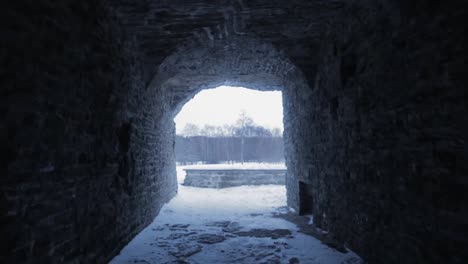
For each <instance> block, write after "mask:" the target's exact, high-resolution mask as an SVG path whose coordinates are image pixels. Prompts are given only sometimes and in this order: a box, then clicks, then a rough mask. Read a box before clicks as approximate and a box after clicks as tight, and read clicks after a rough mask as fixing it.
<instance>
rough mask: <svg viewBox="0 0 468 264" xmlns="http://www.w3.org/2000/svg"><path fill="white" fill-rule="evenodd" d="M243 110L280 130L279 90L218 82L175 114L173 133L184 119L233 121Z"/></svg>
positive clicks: (208, 122)
mask: <svg viewBox="0 0 468 264" xmlns="http://www.w3.org/2000/svg"><path fill="white" fill-rule="evenodd" d="M242 110H245V111H246V112H247V115H248V116H250V117H251V118H252V119H253V121H254V122H255V123H256V124H258V125H261V126H263V127H267V128H275V127H278V128H280V129H281V130H283V101H282V96H281V92H280V91H268V92H262V91H257V90H251V89H247V88H242V87H228V86H220V87H218V88H215V89H207V90H203V91H201V92H199V93H198V94H197V95H196V96H195V97H194V98H193V99H192V100H190V101H189V102H187V103H186V104H185V105H184V107H183V108H182V110H181V111H180V112H179V114H178V115H177V116H176V117H175V118H174V121H175V122H176V133H177V134H179V133H180V132H182V130H183V129H184V127H185V125H186V124H187V123H193V124H196V125H198V126H199V127H203V126H204V125H213V126H222V125H224V124H231V125H232V124H234V123H235V122H236V120H237V119H238V118H239V114H240V113H241V111H242Z"/></svg>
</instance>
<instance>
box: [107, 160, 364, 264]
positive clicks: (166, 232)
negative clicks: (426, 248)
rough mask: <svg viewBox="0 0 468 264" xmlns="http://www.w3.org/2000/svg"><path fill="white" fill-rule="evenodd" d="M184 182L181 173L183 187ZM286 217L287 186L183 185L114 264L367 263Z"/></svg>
mask: <svg viewBox="0 0 468 264" xmlns="http://www.w3.org/2000/svg"><path fill="white" fill-rule="evenodd" d="M183 177H184V172H183V170H182V167H178V180H179V182H183ZM281 215H287V209H286V190H285V187H284V186H279V185H263V186H241V187H233V188H225V189H210V188H196V187H188V186H183V185H179V193H178V195H177V196H176V197H174V198H173V199H172V200H171V201H170V202H169V203H168V204H166V205H165V206H164V207H163V208H162V209H161V212H160V214H159V215H158V216H157V217H156V218H155V219H154V221H153V223H152V224H150V225H149V226H148V227H147V228H145V229H144V230H143V231H142V232H141V233H140V234H138V235H137V236H136V237H135V238H134V239H133V240H132V241H131V242H130V243H129V244H128V245H127V246H126V247H125V248H124V249H123V250H122V251H121V252H120V254H119V255H118V256H116V257H115V258H114V259H113V260H112V261H111V262H110V263H112V264H121V263H155V264H156V263H157V264H161V263H194V264H198V263H200V264H201V263H203V264H209V263H249V264H250V263H310V264H312V263H327V264H328V263H362V260H361V259H360V258H359V257H358V256H357V255H356V254H354V253H353V252H351V251H348V252H347V253H342V252H340V251H338V250H336V249H334V248H331V247H328V246H327V245H325V244H324V243H322V242H321V241H320V240H318V239H316V238H314V237H312V236H310V235H307V234H305V233H307V232H302V229H301V228H300V227H299V226H298V225H296V224H294V223H292V222H290V221H287V220H286V219H287V217H281ZM278 216H280V217H278Z"/></svg>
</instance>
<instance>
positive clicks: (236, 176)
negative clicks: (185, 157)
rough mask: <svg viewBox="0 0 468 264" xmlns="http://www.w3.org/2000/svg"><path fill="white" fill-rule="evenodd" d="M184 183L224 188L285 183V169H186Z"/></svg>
mask: <svg viewBox="0 0 468 264" xmlns="http://www.w3.org/2000/svg"><path fill="white" fill-rule="evenodd" d="M185 172H186V176H185V180H184V185H187V186H195V187H205V188H226V187H234V186H241V185H262V184H279V185H284V184H285V178H286V170H273V169H257V170H244V169H239V170H236V169H234V170H203V169H186V170H185Z"/></svg>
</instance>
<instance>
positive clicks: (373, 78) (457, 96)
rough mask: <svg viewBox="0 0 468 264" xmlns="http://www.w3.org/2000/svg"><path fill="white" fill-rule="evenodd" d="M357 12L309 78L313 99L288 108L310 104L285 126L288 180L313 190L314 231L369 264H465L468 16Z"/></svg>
mask: <svg viewBox="0 0 468 264" xmlns="http://www.w3.org/2000/svg"><path fill="white" fill-rule="evenodd" d="M383 3H385V4H387V5H383ZM390 4H391V5H390ZM348 14H349V16H348V17H343V23H342V24H340V22H339V20H338V21H337V24H335V25H334V31H335V32H333V31H331V32H330V34H328V36H327V37H324V39H323V41H322V48H321V52H320V54H321V56H322V60H321V63H320V64H319V65H318V67H317V68H318V71H317V72H316V73H314V72H305V74H306V75H309V74H310V75H312V74H313V76H314V78H313V79H314V81H313V83H312V82H311V89H312V92H309V91H308V90H304V92H302V91H301V92H297V93H291V91H287V94H285V97H288V98H289V100H290V102H289V103H290V104H291V106H290V109H292V107H293V106H294V105H296V106H297V105H301V102H303V101H304V100H307V101H308V103H307V107H306V108H305V109H301V110H300V112H299V114H300V115H298V116H296V117H292V118H290V119H288V120H289V121H288V122H287V124H285V126H286V128H285V129H286V131H289V132H288V133H286V134H285V137H287V138H285V140H286V141H287V142H289V144H290V146H289V148H290V150H289V152H288V151H286V153H287V154H286V157H288V155H289V156H290V158H289V159H288V158H287V167H288V169H289V170H290V171H289V172H288V174H289V175H290V176H292V177H295V178H296V179H297V180H301V181H304V182H306V183H310V184H312V185H313V201H314V221H315V223H316V224H317V225H318V226H320V227H322V228H324V229H327V230H329V231H330V234H331V235H333V236H335V237H336V238H337V239H338V240H341V241H343V242H345V243H346V245H347V246H348V247H350V248H352V249H353V250H355V251H357V253H358V254H360V255H361V256H363V257H364V258H365V259H366V260H368V261H369V262H371V263H463V262H464V261H466V259H468V258H467V255H466V247H467V245H468V239H467V236H466V232H464V231H462V230H463V229H464V228H463V226H466V224H467V221H468V215H467V209H466V201H467V196H466V191H465V190H466V187H467V181H466V175H467V173H468V170H467V169H468V168H467V166H466V164H468V155H467V154H468V152H467V139H468V130H467V129H468V115H466V113H467V110H468V108H467V107H468V106H467V103H466V102H467V99H468V97H467V93H466V87H465V86H466V75H463V74H462V73H461V72H462V71H461V69H462V68H463V67H465V66H463V65H464V63H465V62H466V58H467V56H466V54H467V52H466V50H464V49H463V48H462V47H465V46H466V38H464V37H462V36H463V35H464V34H466V26H465V25H463V26H462V25H461V24H460V21H461V20H462V17H464V16H466V8H462V6H461V4H460V3H455V2H451V3H448V2H447V3H442V2H438V3H435V2H429V1H427V2H426V1H418V3H417V4H413V3H412V4H409V3H408V4H399V5H396V4H395V3H391V2H389V1H388V2H382V5H375V6H374V5H371V4H369V5H368V6H366V7H363V6H355V7H354V8H351V9H350V10H349V12H348ZM464 32H465V33H464ZM336 33H338V34H336ZM307 94H308V96H307ZM286 109H287V108H286ZM286 111H287V110H286ZM301 112H304V114H303V115H302V114H301ZM285 120H286V119H285ZM291 155H292V156H291ZM288 182H289V183H290V184H288V191H290V190H297V181H294V180H288ZM288 198H289V203H290V206H292V207H295V208H296V209H298V201H299V199H298V197H297V193H296V191H294V193H292V194H289V193H288Z"/></svg>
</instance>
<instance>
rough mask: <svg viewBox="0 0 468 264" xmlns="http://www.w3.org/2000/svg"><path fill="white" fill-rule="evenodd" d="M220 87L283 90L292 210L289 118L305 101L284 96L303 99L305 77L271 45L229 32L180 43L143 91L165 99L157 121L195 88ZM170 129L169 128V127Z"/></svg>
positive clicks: (294, 189) (295, 190)
mask: <svg viewBox="0 0 468 264" xmlns="http://www.w3.org/2000/svg"><path fill="white" fill-rule="evenodd" d="M221 85H229V86H244V87H249V88H250V89H255V90H262V91H268V90H281V91H282V92H283V105H284V123H285V132H284V135H285V137H284V139H285V156H286V157H285V158H286V164H287V167H288V168H291V169H288V170H289V173H288V178H289V179H288V180H287V183H288V184H287V189H288V203H289V205H290V206H292V207H295V208H297V209H298V206H299V187H298V186H299V185H298V184H299V183H298V181H297V180H296V177H293V175H295V173H296V171H297V164H298V162H297V160H298V157H296V156H295V155H294V153H297V151H295V150H294V145H293V141H294V140H296V141H297V139H294V138H293V137H294V136H293V135H292V133H290V132H289V130H297V129H295V126H296V125H298V123H295V122H294V119H296V117H297V116H300V115H301V113H300V112H301V111H302V112H304V109H306V106H305V104H306V102H307V101H306V100H302V101H296V102H292V100H291V99H290V97H291V95H295V94H297V93H298V91H300V93H302V97H301V98H303V99H304V98H306V97H307V96H310V95H311V93H310V92H308V91H311V90H312V89H310V88H309V86H308V82H307V80H306V79H305V78H304V76H303V74H302V73H301V71H300V70H299V69H298V68H297V67H296V66H295V65H294V64H293V63H292V62H291V61H290V60H289V58H288V57H287V56H286V55H285V54H284V53H281V52H279V51H278V50H277V49H276V48H275V47H274V46H273V45H272V44H270V43H267V42H263V41H260V40H258V39H256V38H252V37H243V36H233V37H231V38H224V39H219V40H213V39H211V40H207V41H206V42H204V43H203V42H199V41H193V42H186V43H182V44H180V45H179V46H178V48H177V49H176V51H175V52H174V53H173V54H172V55H170V56H168V57H167V58H166V59H165V60H164V61H163V63H162V64H161V65H160V66H159V68H158V73H157V74H156V76H155V77H154V78H153V80H152V81H151V84H150V85H149V91H154V92H155V94H154V96H153V98H156V100H158V98H159V100H160V98H165V99H164V102H162V101H160V102H161V103H162V104H164V105H167V104H169V106H167V108H168V110H169V111H166V112H165V113H164V118H162V119H161V121H160V122H169V120H170V119H173V118H174V116H175V115H176V114H177V113H178V112H179V111H180V109H181V108H182V106H183V105H184V104H185V103H186V102H188V101H189V100H190V99H191V98H193V96H195V94H197V93H198V92H199V91H201V90H203V89H210V88H215V87H217V86H221ZM150 98H151V97H150ZM302 104H303V105H302ZM303 114H304V113H302V115H303ZM172 125H173V124H172ZM173 126H174V125H173ZM161 127H166V125H164V126H161ZM171 131H175V128H174V127H173V128H172V129H171ZM160 134H164V133H162V132H161V133H160ZM174 136H175V135H174V133H172V138H171V139H170V140H165V141H166V142H174ZM172 144H173V143H172ZM166 149H170V148H169V147H168V148H166ZM174 158H175V157H174V155H172V156H171V163H172V164H173V166H172V167H174V168H175V159H174ZM174 168H170V169H168V171H170V175H171V178H174V177H175V175H174V171H175V169H174ZM292 177H293V178H292ZM172 186H174V185H172Z"/></svg>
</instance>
